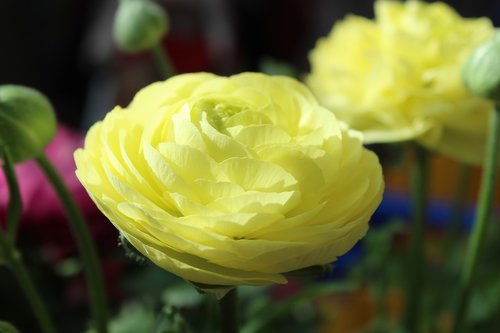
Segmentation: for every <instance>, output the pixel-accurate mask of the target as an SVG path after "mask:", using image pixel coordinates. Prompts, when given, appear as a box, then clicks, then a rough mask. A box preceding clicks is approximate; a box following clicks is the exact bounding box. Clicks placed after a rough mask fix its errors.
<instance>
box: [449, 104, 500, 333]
mask: <svg viewBox="0 0 500 333" xmlns="http://www.w3.org/2000/svg"><path fill="white" fill-rule="evenodd" d="M499 148H500V114H499V111H498V110H494V111H493V112H492V119H491V120H490V128H489V131H488V138H487V142H486V156H485V160H484V164H483V174H482V179H481V187H480V190H479V198H478V207H477V213H476V219H475V222H474V227H473V230H472V233H471V235H470V238H469V246H468V248H467V253H466V256H465V263H464V266H463V270H462V280H461V292H460V296H459V301H458V307H457V309H456V313H455V323H454V327H453V330H452V332H454V333H458V332H461V331H462V330H463V329H464V324H465V319H466V316H467V307H468V305H469V299H470V296H471V294H472V291H473V288H474V283H475V281H474V280H475V277H476V273H477V264H478V258H479V257H480V256H481V252H482V250H483V247H484V243H485V238H486V237H485V236H486V233H487V229H488V222H489V220H490V214H491V206H492V204H493V191H494V188H495V179H496V171H497V170H496V169H497V161H498V155H499Z"/></svg>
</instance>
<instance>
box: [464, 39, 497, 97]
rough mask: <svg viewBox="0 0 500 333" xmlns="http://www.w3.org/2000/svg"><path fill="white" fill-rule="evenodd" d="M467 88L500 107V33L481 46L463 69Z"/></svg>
mask: <svg viewBox="0 0 500 333" xmlns="http://www.w3.org/2000/svg"><path fill="white" fill-rule="evenodd" d="M462 80H463V82H464V85H465V87H466V88H467V89H468V90H469V91H470V92H471V93H472V94H473V95H476V96H480V97H484V98H487V99H490V100H492V101H493V102H495V104H497V105H500V33H497V34H496V35H495V36H494V37H493V38H491V39H490V40H488V41H486V42H485V43H483V44H481V45H479V46H478V47H477V48H476V49H475V50H474V51H473V52H472V54H471V55H470V57H469V59H468V60H467V62H466V63H465V65H464V67H463V68H462Z"/></svg>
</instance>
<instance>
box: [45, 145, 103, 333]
mask: <svg viewBox="0 0 500 333" xmlns="http://www.w3.org/2000/svg"><path fill="white" fill-rule="evenodd" d="M36 161H37V163H38V165H39V166H40V168H41V169H42V170H43V172H44V173H45V175H46V176H47V178H48V179H49V181H50V182H51V183H52V186H53V187H54V189H55V190H56V192H57V195H58V196H59V199H60V200H61V202H62V204H63V206H64V210H65V211H66V214H67V216H68V220H69V223H70V226H71V229H72V231H73V235H74V237H75V239H76V242H77V244H78V248H79V250H80V253H81V256H82V261H83V264H84V267H85V276H86V279H87V283H88V289H89V292H90V306H91V309H92V315H93V318H94V321H95V322H94V325H95V327H96V329H97V331H98V332H99V333H106V332H107V331H108V329H107V321H108V309H107V301H106V293H105V288H104V282H103V279H102V273H101V269H100V265H99V260H98V257H97V251H96V249H95V246H94V243H93V241H92V238H91V236H90V233H89V230H88V228H87V225H86V223H85V219H84V217H83V215H82V213H81V212H80V209H79V208H78V206H77V205H76V203H75V201H74V200H73V197H72V196H71V193H69V191H68V189H67V188H66V186H65V185H64V183H63V181H62V180H61V178H60V177H59V175H58V173H57V171H56V170H55V168H54V167H53V166H52V164H51V163H50V161H49V160H48V159H47V157H46V156H45V155H44V154H42V155H40V156H39V157H37V159H36Z"/></svg>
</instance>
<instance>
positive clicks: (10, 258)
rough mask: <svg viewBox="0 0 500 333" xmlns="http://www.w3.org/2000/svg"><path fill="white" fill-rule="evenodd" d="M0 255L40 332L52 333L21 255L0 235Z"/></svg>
mask: <svg viewBox="0 0 500 333" xmlns="http://www.w3.org/2000/svg"><path fill="white" fill-rule="evenodd" d="M0 253H2V254H3V255H4V256H5V258H4V259H5V261H6V263H7V267H9V268H10V269H11V271H12V273H13V274H14V276H15V277H16V280H17V282H18V283H19V285H20V287H21V289H22V290H23V292H24V295H25V296H26V298H27V300H28V302H29V304H30V306H31V309H32V310H33V313H34V314H35V317H36V319H37V321H38V324H39V326H40V330H41V331H42V332H43V333H54V332H55V331H56V330H55V328H54V324H53V323H52V321H51V319H50V316H49V314H48V312H47V310H46V309H47V307H46V306H45V305H44V304H43V302H42V298H41V297H40V294H39V293H38V292H37V290H36V288H35V285H34V284H33V281H32V280H31V278H30V276H29V273H28V270H27V269H26V266H25V265H24V263H23V260H22V258H21V254H20V253H19V252H18V251H17V250H16V249H15V248H14V246H13V245H12V243H11V242H10V241H9V240H8V239H7V238H6V237H5V235H4V234H2V233H0Z"/></svg>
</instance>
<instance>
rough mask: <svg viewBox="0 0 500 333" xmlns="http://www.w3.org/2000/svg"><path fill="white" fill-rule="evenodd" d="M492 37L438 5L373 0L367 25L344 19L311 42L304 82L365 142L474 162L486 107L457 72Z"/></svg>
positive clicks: (483, 21)
mask: <svg viewBox="0 0 500 333" xmlns="http://www.w3.org/2000/svg"><path fill="white" fill-rule="evenodd" d="M493 32H494V29H493V26H492V24H491V22H490V21H489V20H488V19H487V18H479V19H465V18H462V17H460V16H459V15H458V14H457V13H456V12H455V11H454V10H453V9H452V8H450V7H448V6H447V5H446V4H444V3H439V2H436V3H431V4H426V3H424V2H420V1H411V0H410V1H406V2H404V3H402V2H397V1H378V2H376V4H375V19H374V20H369V19H366V18H363V17H358V16H348V17H347V18H346V19H344V20H343V21H341V22H340V23H338V24H336V25H335V26H334V28H333V30H332V31H331V33H330V35H329V36H328V37H326V38H322V39H320V40H319V41H318V43H317V46H316V48H315V49H314V50H313V51H312V52H311V54H310V62H311V74H310V75H309V77H308V78H307V83H308V85H309V86H310V88H311V90H312V91H313V93H314V94H315V95H316V96H317V98H318V99H319V101H320V103H321V104H323V105H324V106H326V107H327V108H329V109H331V110H332V111H333V112H334V113H335V114H336V115H337V117H338V118H339V119H342V120H344V121H346V122H347V123H349V124H350V125H351V126H352V127H353V128H355V129H357V130H360V131H362V132H363V133H364V137H365V142H366V143H383V142H397V141H404V140H417V141H418V142H419V143H421V144H422V145H424V146H426V147H427V148H429V149H433V150H436V151H438V152H440V153H443V154H445V155H448V156H451V157H453V158H455V159H457V160H460V161H464V162H468V163H481V162H482V156H483V152H484V143H485V133H486V126H487V125H486V124H487V121H488V116H489V112H491V104H490V103H488V102H486V101H485V100H481V99H479V98H477V97H473V96H471V95H470V94H469V93H468V92H466V90H465V88H464V87H463V84H462V82H461V80H460V71H461V67H462V65H463V63H464V62H465V60H466V59H467V57H468V55H469V54H470V52H471V51H472V49H473V48H474V47H475V46H477V45H478V44H479V43H481V42H482V41H484V40H486V39H488V38H489V37H491V36H492V35H493Z"/></svg>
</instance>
